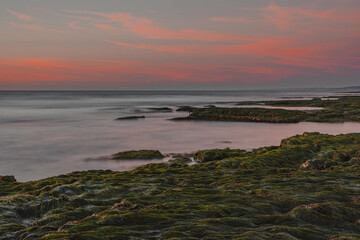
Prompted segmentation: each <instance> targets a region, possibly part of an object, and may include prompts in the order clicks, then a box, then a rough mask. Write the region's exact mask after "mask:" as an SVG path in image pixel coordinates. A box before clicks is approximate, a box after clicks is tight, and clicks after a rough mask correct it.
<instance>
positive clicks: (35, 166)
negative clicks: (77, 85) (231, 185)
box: [0, 89, 360, 181]
mask: <svg viewBox="0 0 360 240" xmlns="http://www.w3.org/2000/svg"><path fill="white" fill-rule="evenodd" d="M336 95H344V94H340V93H336V92H332V90H326V89H314V90H308V89H306V90H272V91H0V165H1V167H0V175H14V176H15V177H16V179H17V180H18V181H28V180H37V179H41V178H46V177H50V176H54V175H58V174H63V173H69V172H72V171H77V170H88V169H111V170H117V171H125V170H130V169H133V168H135V167H136V166H139V165H143V164H146V163H149V162H159V161H154V160H153V161H141V160H135V161H134V160H133V161H113V160H104V159H107V157H108V156H110V155H111V154H114V153H117V152H119V151H126V150H140V149H158V150H160V151H162V152H163V153H184V152H193V151H196V150H200V149H209V148H225V147H230V148H241V149H246V150H251V149H253V148H257V147H261V146H268V145H279V143H280V140H281V139H283V138H286V137H289V136H292V135H295V134H302V133H303V132H306V131H307V132H310V131H317V132H321V133H330V134H340V133H349V132H360V123H352V122H349V123H296V124H269V123H241V122H207V121H180V122H179V121H169V120H168V119H170V118H174V117H179V116H186V115H187V113H183V112H176V111H175V109H176V108H177V107H178V106H182V105H191V106H205V105H209V104H213V105H218V106H233V105H234V104H235V103H236V102H239V101H247V100H273V99H284V98H286V99H288V98H295V99H306V98H311V97H324V96H336ZM154 107H155V108H156V107H170V108H172V109H174V111H173V112H156V111H153V110H151V109H149V108H154ZM130 115H138V116H140V115H141V116H145V117H146V118H145V119H139V120H128V121H115V120H114V119H116V118H118V117H125V116H130ZM161 161H166V159H165V160H161Z"/></svg>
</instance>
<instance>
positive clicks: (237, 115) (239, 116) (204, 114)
mask: <svg viewBox="0 0 360 240" xmlns="http://www.w3.org/2000/svg"><path fill="white" fill-rule="evenodd" d="M238 105H259V106H275V107H310V108H311V107H318V108H323V109H319V110H304V111H298V110H285V109H267V108H261V107H259V108H241V107H240V108H239V107H238V108H223V107H221V108H220V107H215V106H211V107H204V108H192V107H190V106H186V107H181V108H179V109H178V110H179V111H187V112H190V114H189V116H187V117H181V118H175V119H173V120H207V121H238V122H270V123H297V122H346V121H355V122H360V97H358V96H351V97H349V96H346V97H337V98H330V100H322V99H321V98H313V99H311V100H279V101H261V102H260V101H246V102H241V103H238Z"/></svg>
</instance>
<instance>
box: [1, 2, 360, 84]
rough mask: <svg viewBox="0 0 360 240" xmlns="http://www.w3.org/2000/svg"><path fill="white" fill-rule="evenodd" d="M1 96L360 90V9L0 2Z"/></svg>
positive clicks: (353, 5) (346, 5)
mask: <svg viewBox="0 0 360 240" xmlns="http://www.w3.org/2000/svg"><path fill="white" fill-rule="evenodd" d="M0 13H1V14H0V30H1V34H0V89H12V90H16V89H104V90H118V89H119V90H121V89H232V90H235V89H251V88H255V89H256V88H283V87H284V88H299V87H301V88H304V87H344V86H353V85H360V1H359V0H301V1H298V0H272V1H268V0H256V1H254V0H223V1H218V0H181V1H179V0H121V1H118V0H103V1H98V0H61V1H55V0H32V1H29V0H16V1H14V0H1V1H0Z"/></svg>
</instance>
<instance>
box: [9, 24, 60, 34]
mask: <svg viewBox="0 0 360 240" xmlns="http://www.w3.org/2000/svg"><path fill="white" fill-rule="evenodd" d="M10 24H11V25H12V26H14V27H18V28H23V29H27V30H35V31H42V32H52V33H65V31H62V30H56V29H51V28H46V27H43V26H40V25H37V24H19V23H15V22H11V23H10Z"/></svg>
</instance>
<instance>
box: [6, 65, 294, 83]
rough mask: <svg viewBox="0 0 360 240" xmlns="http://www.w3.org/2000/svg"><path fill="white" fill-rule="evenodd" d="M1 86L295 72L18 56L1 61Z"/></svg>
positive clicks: (232, 78) (233, 78)
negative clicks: (18, 57)
mask: <svg viewBox="0 0 360 240" xmlns="http://www.w3.org/2000/svg"><path fill="white" fill-rule="evenodd" d="M0 73H2V74H0V85H1V84H5V83H9V82H13V81H15V82H42V81H43V82H47V81H49V82H52V81H63V82H71V81H79V82H82V81H92V80H97V79H99V78H101V79H102V82H115V83H119V84H122V83H126V82H129V81H130V80H131V81H133V82H134V85H136V83H144V82H147V83H169V82H173V83H183V82H192V83H196V82H198V83H202V82H214V83H216V82H227V81H228V82H247V81H249V79H256V81H257V82H266V81H274V80H280V79H283V78H284V77H287V76H289V75H292V74H294V72H293V70H289V69H285V68H282V67H259V66H249V65H233V66H230V65H214V64H210V65H209V64H178V63H166V64H151V63H144V62H133V61H116V60H101V59H83V60H68V59H17V60H12V61H9V60H7V61H0Z"/></svg>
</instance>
